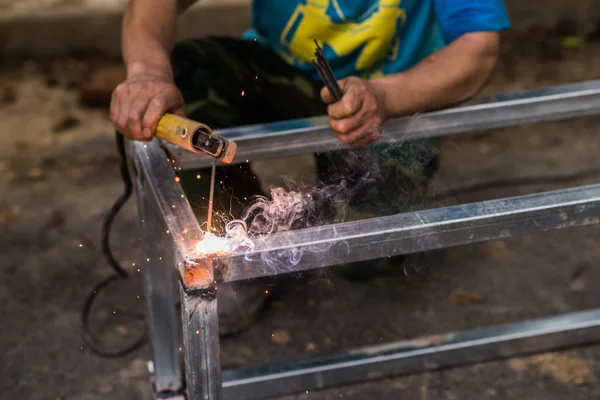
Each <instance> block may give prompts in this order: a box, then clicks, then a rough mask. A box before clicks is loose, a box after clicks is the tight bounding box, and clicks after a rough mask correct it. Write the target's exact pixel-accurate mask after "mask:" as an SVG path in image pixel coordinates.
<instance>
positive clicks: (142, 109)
mask: <svg viewBox="0 0 600 400" xmlns="http://www.w3.org/2000/svg"><path fill="white" fill-rule="evenodd" d="M148 100H149V99H148V97H146V96H144V95H139V96H137V97H136V98H135V99H133V102H132V103H131V106H130V108H129V113H128V114H127V127H128V128H129V133H130V135H131V137H132V138H134V139H136V140H149V139H150V138H151V136H152V134H150V135H149V136H145V135H144V134H143V133H142V119H143V117H144V114H145V113H146V109H147V108H148Z"/></svg>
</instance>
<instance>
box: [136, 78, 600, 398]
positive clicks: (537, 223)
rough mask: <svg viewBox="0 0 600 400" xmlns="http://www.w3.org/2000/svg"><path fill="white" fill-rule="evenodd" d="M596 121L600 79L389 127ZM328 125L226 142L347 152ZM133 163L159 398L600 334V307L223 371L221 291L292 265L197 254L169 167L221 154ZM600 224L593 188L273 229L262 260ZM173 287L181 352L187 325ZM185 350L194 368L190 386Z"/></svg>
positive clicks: (306, 382) (263, 150)
mask: <svg viewBox="0 0 600 400" xmlns="http://www.w3.org/2000/svg"><path fill="white" fill-rule="evenodd" d="M597 114H600V81H591V82H583V83H578V84H573V85H564V86H559V87H550V88H544V89H536V90H530V91H523V92H518V93H513V94H507V95H499V96H493V97H488V98H482V99H476V100H475V101H473V102H471V103H469V104H467V105H463V106H460V107H455V108H452V109H448V110H444V111H438V112H433V113H427V114H423V115H422V116H421V117H420V118H419V120H418V122H417V123H416V124H415V123H414V121H411V119H406V118H401V119H397V120H394V121H391V122H390V123H388V124H387V125H386V126H385V127H384V129H385V132H386V140H400V139H403V140H404V139H415V138H424V137H431V136H442V135H449V134H454V133H459V132H470V131H474V130H478V131H481V130H486V129H492V128H499V127H506V126H514V125H518V124H522V123H533V122H542V121H553V120H559V119H566V118H573V117H580V116H589V115H597ZM324 121H325V120H324V119H323V118H311V119H305V120H297V121H288V122H282V123H275V124H267V125H261V126H250V127H240V128H236V129H229V130H223V131H221V132H220V133H221V134H224V135H225V136H227V137H230V138H232V139H234V140H236V142H237V143H238V156H237V161H238V162H243V161H245V160H246V159H249V160H257V159H265V158H270V157H281V156H287V155H292V154H303V153H311V152H313V151H315V150H317V149H318V150H319V151H324V150H331V149H335V148H338V147H339V145H338V144H337V141H336V140H335V139H334V138H333V135H331V133H330V132H329V130H328V128H327V127H326V124H325V123H324ZM409 128H410V130H409ZM129 154H130V157H131V158H132V160H133V163H132V164H133V169H134V170H135V174H136V191H137V197H138V205H139V215H140V221H141V226H142V231H143V236H142V242H143V250H144V263H143V267H142V268H143V270H144V271H143V272H144V274H145V279H144V282H145V286H146V288H145V290H146V302H147V307H148V320H149V331H150V332H149V333H150V343H151V344H150V348H151V351H152V357H153V371H154V373H153V375H154V377H153V382H154V386H155V387H154V389H155V392H156V393H157V397H161V398H165V397H169V396H172V397H175V396H179V395H181V393H182V392H183V389H184V388H185V389H186V392H187V398H188V399H189V400H196V399H208V400H214V399H222V398H227V399H242V400H246V399H247V400H251V399H265V398H267V397H273V396H281V395H285V394H290V393H295V392H299V391H304V390H311V389H319V388H324V387H327V386H332V385H340V384H346V383H351V382H357V381H361V380H366V379H373V378H380V377H384V376H389V375H397V374H404V373H413V372H417V371H423V370H427V369H435V368H440V367H445V366H450V365H455V364H458V363H466V362H475V361H482V360H489V359H492V358H497V357H506V356H511V355H515V354H523V353H527V352H532V351H541V350H548V349H554V348H558V347H565V346H572V345H580V344H584V343H589V342H592V341H597V340H599V339H600V309H596V310H590V311H583V312H577V313H569V314H563V315H560V316H554V317H550V318H544V319H539V320H534V321H525V322H519V323H516V324H509V325H503V326H495V327H490V328H483V329H477V330H472V331H463V332H455V333H449V334H445V335H439V336H434V337H428V338H419V339H415V340H410V341H404V342H397V343H390V344H387V345H379V346H373V347H367V348H363V349H357V350H351V351H348V352H347V353H346V354H342V355H338V356H329V357H319V358H313V359H307V360H300V361H294V362H291V363H286V364H279V365H271V366H261V367H257V368H241V369H236V370H229V371H223V372H222V371H221V368H220V363H219V337H218V320H217V304H216V295H215V294H216V290H217V287H218V283H217V282H223V281H233V280H240V279H248V278H251V277H256V276H264V275H276V274H281V273H287V272H290V268H278V269H265V268H264V266H263V265H261V263H260V261H247V259H246V257H244V256H243V255H242V254H229V255H227V256H223V257H219V258H216V259H214V260H212V259H211V260H208V259H202V258H199V257H198V255H197V254H195V253H194V245H195V243H196V242H197V240H198V239H199V237H200V227H199V223H198V221H197V219H196V217H195V216H194V214H193V212H192V210H191V207H190V205H189V203H188V200H187V199H186V198H185V195H184V193H183V191H182V189H181V187H180V185H179V184H178V183H177V182H176V181H175V173H174V168H173V164H172V161H173V160H172V158H174V159H176V165H178V166H180V167H184V168H197V167H203V166H207V165H209V163H210V159H208V158H206V157H202V156H195V155H192V154H191V153H188V152H184V151H181V150H179V149H176V148H173V147H170V146H165V144H163V143H161V142H160V141H159V140H157V139H154V140H153V141H152V142H149V143H141V142H130V143H129ZM599 222H600V185H591V186H586V187H579V188H572V189H565V190H558V191H552V192H546V193H538V194H534V195H528V196H519V197H513V198H506V199H499V200H491V201H485V202H479V203H472V204H465V205H459V206H453V207H445V208H438V209H432V210H425V211H419V212H411V213H406V214H399V215H393V216H389V217H380V218H373V219H368V220H362V221H353V222H347V223H341V224H335V225H330V226H323V227H318V228H310V229H305V230H299V231H294V232H288V233H285V234H276V235H272V236H270V237H269V238H268V239H266V240H263V241H261V242H259V243H258V246H257V248H256V249H255V250H254V254H253V257H252V259H257V260H260V257H261V256H262V255H269V254H270V253H271V252H275V251H281V250H285V249H291V248H294V249H300V250H301V249H303V248H315V246H316V247H317V248H320V249H326V251H321V252H306V253H305V254H304V256H303V258H302V259H301V261H300V263H299V264H298V265H296V266H293V268H292V269H293V270H302V269H308V268H317V267H327V266H330V265H334V264H337V263H340V262H346V261H359V260H366V259H374V258H378V257H383V256H388V255H396V254H407V253H411V252H416V251H425V250H430V249H439V248H445V247H450V246H456V245H460V244H467V243H475V242H482V241H486V240H492V239H500V238H508V237H514V236H519V235H524V234H532V233H537V232H545V231H549V230H555V229H565V228H571V227H577V226H584V225H590V224H597V223H599ZM176 282H179V285H178V287H177V288H178V289H179V298H180V300H181V318H182V324H181V326H182V327H183V344H182V345H180V344H179V340H178V339H179V337H178V335H177V327H176V321H177V313H178V311H177V310H176V301H177V293H176V291H177V288H176V286H175V284H174V283H176ZM180 353H183V355H184V359H185V372H186V379H185V384H184V382H183V379H182V373H181V367H180V364H179V359H180V356H179V354H180ZM274 382H277V384H276V385H275V384H273V383H274Z"/></svg>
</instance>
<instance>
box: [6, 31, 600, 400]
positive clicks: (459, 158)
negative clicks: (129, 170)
mask: <svg viewBox="0 0 600 400" xmlns="http://www.w3.org/2000/svg"><path fill="white" fill-rule="evenodd" d="M596 40H597V39H596V38H594V37H593V36H590V37H589V38H588V41H586V42H585V43H584V45H583V46H582V47H581V48H579V49H566V48H565V47H563V46H561V45H560V44H559V40H558V38H557V37H555V36H553V33H552V32H542V33H539V32H538V35H537V36H536V34H535V32H533V33H532V34H531V35H527V36H522V37H516V38H515V37H510V36H509V37H507V40H506V42H505V44H504V47H503V56H502V61H501V63H500V66H499V67H498V70H497V73H496V75H495V76H494V78H493V80H492V81H491V82H490V85H489V86H488V88H486V92H487V93H495V92H505V91H512V90H517V89H522V88H531V87H538V86H543V85H550V84H557V83H565V82H574V81H580V80H585V79H596V78H598V77H599V74H600V72H599V71H600V68H599V67H600V57H599V56H598V54H600V43H598V42H597V41H596ZM7 61H8V62H6V63H4V64H3V67H2V68H1V69H0V121H2V124H1V125H0V129H1V131H0V232H2V235H1V239H0V274H1V276H2V279H1V280H0V317H1V319H2V328H1V329H0V332H1V334H0V354H2V355H3V356H2V363H1V364H0V393H1V396H0V397H2V398H26V399H33V400H35V399H48V398H50V399H80V400H95V399H104V398H107V397H110V398H112V399H147V398H149V396H150V390H149V385H148V381H147V376H146V367H145V362H146V360H147V359H148V357H149V355H148V349H147V347H144V348H143V349H141V350H139V351H137V352H135V353H133V354H131V355H129V356H126V357H123V358H116V359H103V358H99V357H97V356H95V355H93V354H91V353H90V352H89V351H88V350H87V349H86V348H85V347H83V343H82V341H81V339H80V321H79V318H80V311H81V307H82V303H83V300H84V298H85V296H86V295H87V293H88V292H89V290H90V289H91V288H92V287H93V285H94V284H95V283H96V282H97V281H98V280H99V279H101V278H103V277H105V276H107V275H108V273H109V268H108V266H107V265H106V263H105V262H104V260H103V259H102V257H101V255H100V253H99V250H98V246H99V245H98V243H99V234H100V225H101V222H102V219H103V217H104V215H105V213H106V211H107V210H108V208H109V207H110V205H111V204H112V202H113V201H114V199H115V198H116V197H117V196H118V195H119V194H120V192H121V190H122V187H121V183H120V180H119V176H118V169H117V166H118V159H117V157H116V153H115V151H114V143H113V134H112V133H111V126H110V123H109V122H108V118H107V112H106V110H104V109H102V108H100V109H89V108H85V107H82V106H80V105H79V104H78V101H77V99H78V88H80V87H81V86H82V83H83V82H84V81H85V79H86V76H87V74H88V72H89V71H90V70H91V69H93V68H95V67H97V66H102V65H105V64H106V62H105V61H103V60H92V59H89V58H88V59H84V60H77V59H69V58H62V59H58V60H53V61H50V60H46V61H44V62H41V63H40V62H34V61H26V62H23V60H7ZM599 121H600V119H599V118H585V119H579V120H576V121H569V122H559V123H548V124H536V125H531V126H524V127H520V128H517V129H507V130H499V131H495V132H492V133H486V134H480V135H478V134H472V135H462V136H455V137H452V138H448V139H446V140H445V141H444V145H443V148H442V160H441V161H442V165H441V170H440V173H439V175H438V177H437V178H436V180H435V184H434V187H433V191H436V192H443V191H445V190H448V189H454V188H458V187H463V186H466V185H470V184H473V183H478V182H485V181H488V180H491V179H500V178H516V177H524V176H555V175H558V174H569V173H574V172H578V171H583V170H586V169H589V168H598V167H600V159H599V158H598V156H597V154H598V153H599V150H600V142H599V141H598V140H597V129H596V127H597V124H598V122H599ZM417 123H418V120H417ZM598 178H600V177H593V178H589V179H585V180H576V181H573V182H570V183H568V184H564V185H532V186H527V187H506V188H500V189H494V190H490V191H486V192H483V191H482V192H473V193H468V194H465V195H463V196H460V197H457V198H453V199H450V200H449V201H448V202H446V203H444V204H452V203H463V202H472V201H478V200H484V199H489V198H497V197H504V196H511V195H518V194H525V193H533V192H537V191H541V190H551V189H558V188H560V187H567V186H575V185H583V184H591V183H596V182H597V181H598ZM430 205H437V204H430ZM598 229H599V228H598V227H594V226H592V227H587V228H581V229H575V230H570V231H559V232H552V233H548V234H545V235H539V236H531V237H523V238H516V239H510V240H505V241H496V242H489V243H485V244H480V245H475V246H462V247H457V248H453V249H446V250H441V251H435V252H429V253H426V254H423V255H421V256H420V257H419V258H418V259H414V260H412V261H410V265H409V267H411V268H408V269H409V270H416V273H413V274H409V275H406V274H405V273H404V269H403V268H397V269H392V270H388V271H385V273H382V274H381V275H380V276H378V277H377V278H375V279H374V280H372V281H370V282H366V283H353V282H348V281H344V280H341V279H340V278H338V277H337V276H336V275H335V274H333V273H329V272H327V273H325V274H324V275H321V276H320V277H318V278H310V279H309V278H306V279H297V280H292V281H287V282H285V283H282V284H281V285H280V286H279V287H276V288H274V290H275V292H276V294H275V298H274V299H273V301H272V302H271V303H270V306H269V307H268V308H267V309H266V310H265V312H264V313H263V314H262V315H261V318H260V320H259V321H258V322H257V323H256V324H255V325H254V326H253V327H252V328H251V329H250V330H249V331H247V332H245V333H243V334H241V335H239V336H237V337H234V338H228V339H225V340H223V341H222V346H223V349H222V362H223V365H224V366H225V367H232V366H239V365H247V364H255V363H263V362H268V361H281V360H286V359H292V358H296V357H304V356H310V355H316V354H326V353H332V352H339V351H343V350H345V349H348V348H351V347H355V346H360V345H368V344H377V343H385V342H387V341H391V340H398V339H403V338H412V337H415V336H418V335H423V334H430V333H431V334H433V333H443V332H447V331H451V330H458V329H467V328H474V327H478V326H489V325H493V324H499V323H506V322H511V321H518V320H522V319H525V318H535V317H542V316H549V315H555V314H558V313H562V312H567V311H572V310H582V309H587V308H591V307H595V306H597V298H598V293H599V292H598V289H597V287H596V286H597V285H596V284H595V283H596V282H598V280H599V279H600V270H599V269H598V268H597V265H598V264H596V263H597V262H598V261H599V260H600V245H599V243H600V242H599V239H600V231H599V230H598ZM138 238H139V236H138V227H137V222H136V210H135V207H134V204H133V202H132V204H129V205H128V206H127V207H126V209H125V210H124V212H123V213H122V214H121V216H120V217H119V219H118V221H117V223H116V226H115V229H114V233H113V238H112V243H113V246H114V249H115V253H116V256H117V258H118V259H119V260H120V261H121V262H122V263H123V264H124V265H126V266H127V267H128V269H129V270H130V271H131V273H132V274H133V277H134V278H133V279H132V280H130V281H127V282H124V283H121V284H119V285H117V286H115V287H113V288H111V289H110V290H109V291H108V292H107V293H106V294H105V295H104V296H103V297H102V299H101V301H100V304H99V306H98V309H97V314H96V318H97V320H98V322H100V323H102V327H103V328H104V331H103V332H102V333H103V334H104V335H103V336H104V337H105V338H106V339H107V340H109V341H110V342H111V343H113V344H120V343H124V342H127V341H130V340H132V339H133V338H135V337H136V335H137V334H139V333H140V332H142V330H143V321H142V319H143V316H142V314H143V300H144V299H143V296H141V288H140V282H139V275H138V274H137V268H136V266H135V265H133V264H134V263H139V260H140V251H139V239H138ZM461 291H462V292H461ZM464 292H466V293H467V296H465V295H464ZM461 293H463V295H462V296H461ZM138 296H140V298H138ZM465 297H466V298H468V299H470V300H469V301H466V302H465V301H461V299H464V298H465ZM599 357H600V346H589V347H585V348H579V349H573V350H568V351H562V352H553V353H545V354H538V355H534V356H530V357H522V358H513V359H510V360H506V361H497V362H489V363H481V364H477V365H473V366H464V367H460V368H453V369H449V370H445V371H442V372H434V373H423V374H417V375H412V376H408V377H400V378H395V379H387V380H382V381H377V382H371V383H367V384H361V385H353V386H348V387H341V388H334V389H329V390H325V391H320V392H309V393H304V394H301V395H297V396H292V397H287V398H286V399H287V400H292V399H294V400H300V399H323V400H324V399H339V398H349V399H370V398H379V399H397V398H406V399H432V400H433V399H459V398H460V399H481V398H498V399H500V398H501V399H565V398H569V399H590V398H600V384H599V382H598V379H597V376H599V373H600V363H599V362H598V360H599V359H600V358H599Z"/></svg>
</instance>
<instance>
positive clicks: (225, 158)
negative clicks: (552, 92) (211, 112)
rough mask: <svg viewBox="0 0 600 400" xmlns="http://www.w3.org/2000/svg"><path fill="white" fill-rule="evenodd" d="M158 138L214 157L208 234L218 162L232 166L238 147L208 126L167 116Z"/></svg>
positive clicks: (158, 129) (210, 224)
mask: <svg viewBox="0 0 600 400" xmlns="http://www.w3.org/2000/svg"><path fill="white" fill-rule="evenodd" d="M156 136H157V137H159V138H160V139H163V140H166V141H167V142H170V143H173V144H175V145H177V146H180V147H182V148H184V149H187V150H190V151H193V152H195V153H205V154H208V155H209V156H212V157H213V162H212V169H211V174H210V194H209V196H208V215H207V217H206V232H210V231H211V229H212V210H213V203H214V202H213V200H214V193H215V172H216V167H217V160H218V161H221V162H223V163H225V164H231V162H232V161H233V157H235V152H236V150H237V145H236V144H235V142H234V141H231V140H229V139H226V138H224V137H223V136H220V135H217V134H216V133H214V132H213V131H212V129H210V128H209V127H208V126H206V125H204V124H201V123H200V122H196V121H192V120H190V119H186V118H182V117H178V116H176V115H173V114H165V115H164V116H163V117H162V118H161V119H160V120H159V121H158V127H157V128H156Z"/></svg>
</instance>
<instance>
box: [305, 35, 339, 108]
mask: <svg viewBox="0 0 600 400" xmlns="http://www.w3.org/2000/svg"><path fill="white" fill-rule="evenodd" d="M315 44H316V45H317V48H316V50H315V57H316V60H315V59H314V58H313V60H312V63H313V65H314V66H315V68H316V69H317V73H318V74H319V76H320V77H321V80H322V81H323V83H324V84H325V86H326V87H327V89H329V92H331V94H332V95H333V97H334V98H335V101H340V100H341V99H342V97H343V96H344V92H342V89H341V88H340V85H338V83H337V80H336V79H335V76H334V75H333V70H332V69H331V65H329V63H328V62H327V59H326V58H325V54H323V49H321V46H319V42H317V39H315Z"/></svg>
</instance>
